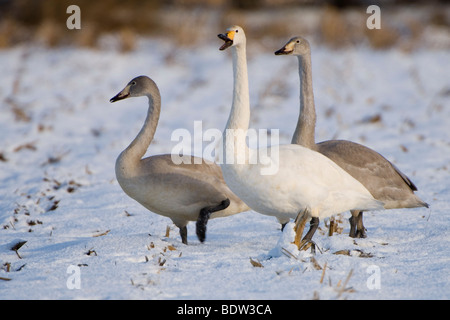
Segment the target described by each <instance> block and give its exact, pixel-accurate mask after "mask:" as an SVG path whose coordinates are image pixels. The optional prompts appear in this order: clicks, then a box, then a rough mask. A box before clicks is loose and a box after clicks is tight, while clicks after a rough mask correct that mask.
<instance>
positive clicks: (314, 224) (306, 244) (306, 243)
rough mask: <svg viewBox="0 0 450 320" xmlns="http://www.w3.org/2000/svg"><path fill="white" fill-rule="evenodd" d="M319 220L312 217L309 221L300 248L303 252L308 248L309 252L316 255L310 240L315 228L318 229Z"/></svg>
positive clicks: (314, 246) (314, 245)
mask: <svg viewBox="0 0 450 320" xmlns="http://www.w3.org/2000/svg"><path fill="white" fill-rule="evenodd" d="M319 222H320V220H319V218H317V217H312V218H311V221H310V222H309V230H308V232H307V233H306V235H305V236H304V237H303V239H302V242H301V246H300V247H301V248H302V249H303V250H307V249H308V248H309V247H311V252H312V253H316V244H315V243H314V242H313V241H312V238H313V236H314V233H316V230H317V228H318V227H319Z"/></svg>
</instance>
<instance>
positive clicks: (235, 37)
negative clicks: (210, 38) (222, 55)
mask: <svg viewBox="0 0 450 320" xmlns="http://www.w3.org/2000/svg"><path fill="white" fill-rule="evenodd" d="M217 36H218V37H219V38H220V39H222V40H223V41H225V43H224V44H223V45H222V46H221V47H220V48H219V50H225V49H227V48H229V47H232V46H237V45H240V44H244V45H245V41H246V40H245V33H244V29H242V28H241V27H239V26H232V27H230V28H228V29H227V31H226V32H225V33H221V34H218V35H217Z"/></svg>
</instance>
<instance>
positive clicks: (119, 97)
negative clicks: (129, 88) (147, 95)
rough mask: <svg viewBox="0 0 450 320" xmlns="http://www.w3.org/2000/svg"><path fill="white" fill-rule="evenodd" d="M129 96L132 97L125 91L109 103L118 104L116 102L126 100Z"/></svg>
mask: <svg viewBox="0 0 450 320" xmlns="http://www.w3.org/2000/svg"><path fill="white" fill-rule="evenodd" d="M129 95H130V94H129V93H123V91H120V92H119V93H118V94H116V95H115V96H114V97H112V98H111V99H110V100H109V102H111V103H112V102H116V101H119V100H123V99H126V98H128V96H129Z"/></svg>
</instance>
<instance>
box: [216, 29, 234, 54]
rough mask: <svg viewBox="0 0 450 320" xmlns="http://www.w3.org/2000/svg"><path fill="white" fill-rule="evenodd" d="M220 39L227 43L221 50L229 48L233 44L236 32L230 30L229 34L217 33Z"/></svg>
mask: <svg viewBox="0 0 450 320" xmlns="http://www.w3.org/2000/svg"><path fill="white" fill-rule="evenodd" d="M217 36H218V37H219V38H220V39H222V40H223V41H225V43H224V44H223V45H222V46H221V47H220V48H219V50H225V49H226V48H229V47H231V46H232V45H233V38H234V32H233V31H229V32H227V34H223V33H221V34H218V35H217Z"/></svg>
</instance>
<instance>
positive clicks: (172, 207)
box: [110, 76, 249, 244]
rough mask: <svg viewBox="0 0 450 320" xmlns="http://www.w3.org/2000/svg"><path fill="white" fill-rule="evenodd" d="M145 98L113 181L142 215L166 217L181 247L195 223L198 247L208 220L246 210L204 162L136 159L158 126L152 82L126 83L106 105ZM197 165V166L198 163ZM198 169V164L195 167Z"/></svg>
mask: <svg viewBox="0 0 450 320" xmlns="http://www.w3.org/2000/svg"><path fill="white" fill-rule="evenodd" d="M141 96H146V97H147V98H148V102H149V107H148V112H147V118H146V119H145V122H144V125H143V127H142V129H141V131H140V132H139V134H138V135H137V136H136V138H135V139H134V140H133V141H132V142H131V144H130V145H129V146H128V147H127V148H126V149H125V150H124V151H122V153H121V154H120V155H119V157H118V158H117V160H116V177H117V181H118V182H119V184H120V186H121V187H122V189H123V191H124V192H125V193H126V194H127V195H128V196H130V197H131V198H133V199H134V200H136V201H137V202H139V203H140V204H141V205H143V206H144V207H145V208H147V209H148V210H150V211H152V212H154V213H157V214H160V215H162V216H166V217H169V218H170V219H172V221H173V223H174V224H175V225H176V226H177V227H178V228H180V236H181V240H182V242H183V243H184V244H187V228H186V225H187V224H188V222H189V221H197V224H196V232H197V236H198V238H199V240H200V241H201V242H203V241H204V240H205V235H206V223H207V221H208V219H209V218H218V217H226V216H229V215H232V214H236V213H239V212H242V211H247V210H249V208H248V207H247V205H246V204H245V203H243V202H242V201H241V200H240V199H239V198H238V197H237V196H236V195H235V194H234V193H233V192H232V191H231V190H230V189H229V188H228V186H227V185H226V184H225V182H224V180H223V177H222V171H221V169H220V167H219V166H218V165H217V164H215V163H213V162H210V161H206V160H204V159H201V161H198V159H197V161H195V162H194V157H193V156H191V157H192V158H191V164H184V163H182V164H174V163H173V162H172V158H171V155H170V154H163V155H155V156H151V157H147V158H144V159H142V157H143V156H144V154H145V152H146V151H147V148H148V146H149V145H150V143H151V142H152V140H153V136H154V134H155V131H156V127H157V125H158V119H159V114H160V110H161V96H160V93H159V89H158V87H157V86H156V84H155V82H154V81H153V80H151V79H150V78H148V77H146V76H139V77H136V78H134V79H133V80H131V81H130V82H129V83H128V84H127V86H126V87H125V88H124V89H123V90H122V91H120V92H119V93H118V94H117V95H116V96H114V97H113V98H111V100H110V102H115V101H118V100H123V99H127V98H130V97H141ZM200 162H201V163H200ZM197 163H200V164H197Z"/></svg>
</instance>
